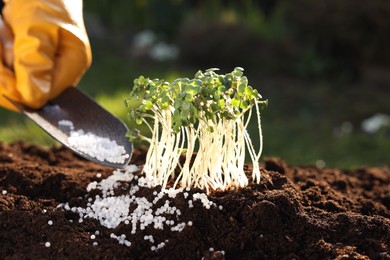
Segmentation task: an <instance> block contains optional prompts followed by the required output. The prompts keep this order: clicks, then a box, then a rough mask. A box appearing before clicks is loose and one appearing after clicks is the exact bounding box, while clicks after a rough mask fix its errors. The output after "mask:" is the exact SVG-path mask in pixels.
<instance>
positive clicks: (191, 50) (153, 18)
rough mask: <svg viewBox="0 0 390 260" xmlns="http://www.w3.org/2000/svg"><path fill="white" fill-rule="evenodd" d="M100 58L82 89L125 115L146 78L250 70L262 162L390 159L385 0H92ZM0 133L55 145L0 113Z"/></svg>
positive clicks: (87, 10) (389, 18)
mask: <svg viewBox="0 0 390 260" xmlns="http://www.w3.org/2000/svg"><path fill="white" fill-rule="evenodd" d="M84 16H85V23H86V26H87V31H88V33H89V36H90V40H91V44H92V48H93V57H94V60H93V65H92V67H91V69H90V70H89V71H88V72H87V73H86V75H85V76H84V78H83V79H82V81H81V82H80V84H79V88H80V89H82V90H83V91H85V92H86V93H88V94H90V95H91V96H93V97H94V98H96V100H97V101H98V102H99V103H100V104H102V105H103V106H104V107H105V108H107V109H108V110H109V111H111V112H112V113H114V114H115V115H116V116H118V117H120V118H122V119H123V120H124V121H125V122H127V123H128V124H129V125H130V127H131V122H130V121H128V120H127V111H126V107H125V105H124V102H123V100H124V99H125V98H126V97H127V94H128V92H129V91H130V89H131V87H132V81H133V79H134V78H136V77H138V76H139V75H144V76H146V77H150V78H164V79H166V80H172V79H174V78H176V77H193V75H194V74H195V72H196V71H197V70H199V69H202V70H205V69H208V68H211V67H216V68H220V69H221V71H220V73H227V72H230V71H232V70H233V68H234V67H236V66H240V67H243V68H244V69H245V74H246V75H247V77H248V78H249V82H250V84H251V85H252V86H253V87H255V88H257V89H258V90H259V92H260V93H261V94H262V95H263V97H264V98H266V99H268V100H269V106H268V108H267V109H266V110H265V111H264V112H263V113H262V125H263V131H264V133H263V135H264V152H263V158H264V157H269V156H277V157H281V158H282V159H284V160H285V161H287V162H288V163H289V164H293V165H317V166H318V167H323V166H326V167H342V168H356V167H360V166H366V165H368V166H384V165H387V166H388V165H389V162H390V138H389V137H390V117H389V115H390V86H389V85H390V48H389V46H390V2H389V1H388V0H361V1H355V0H327V1H319V0H296V1H288V0H275V1H272V0H257V1H255V0H242V1H233V0H231V1H227V0H226V1H222V0H208V1H206V0H203V1H201V0H198V1H184V0H165V1H163V0H134V1H129V0H116V1H109V0H95V1H84ZM0 140H1V141H3V142H14V141H26V142H29V143H36V144H39V145H43V146H50V145H53V144H54V141H53V140H52V139H51V138H50V137H48V136H47V135H46V134H45V133H44V132H43V131H42V130H40V129H39V128H38V127H36V126H35V125H34V124H33V123H31V122H30V121H29V120H27V119H25V118H24V117H23V116H21V115H19V114H16V113H13V112H9V111H6V110H4V109H1V110H0Z"/></svg>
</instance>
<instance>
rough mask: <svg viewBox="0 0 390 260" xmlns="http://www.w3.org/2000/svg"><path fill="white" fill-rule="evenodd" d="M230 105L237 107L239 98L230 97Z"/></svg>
mask: <svg viewBox="0 0 390 260" xmlns="http://www.w3.org/2000/svg"><path fill="white" fill-rule="evenodd" d="M232 106H233V107H239V106H240V100H238V99H236V98H233V99H232Z"/></svg>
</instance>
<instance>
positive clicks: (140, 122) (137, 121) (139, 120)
mask: <svg viewBox="0 0 390 260" xmlns="http://www.w3.org/2000/svg"><path fill="white" fill-rule="evenodd" d="M135 123H136V124H137V125H142V117H141V116H137V117H136V118H135Z"/></svg>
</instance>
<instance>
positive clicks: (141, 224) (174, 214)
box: [59, 165, 223, 251]
mask: <svg viewBox="0 0 390 260" xmlns="http://www.w3.org/2000/svg"><path fill="white" fill-rule="evenodd" d="M135 172H139V169H138V167H137V166H135V165H129V166H127V167H126V168H125V169H124V170H115V171H114V172H113V174H112V175H111V176H109V177H108V178H106V179H104V180H102V181H100V182H96V181H94V182H91V183H90V184H89V185H88V187H87V191H88V192H89V193H90V194H91V193H94V194H96V192H99V194H100V195H95V196H91V197H90V196H88V204H87V206H86V207H72V206H71V205H69V203H64V204H60V205H59V208H63V209H64V210H67V211H72V212H74V213H77V214H78V215H79V219H78V222H79V223H82V222H83V221H84V220H85V219H86V218H92V219H96V220H98V221H99V223H100V224H101V225H102V226H104V227H107V228H110V229H114V228H116V227H118V226H119V225H120V224H125V225H130V226H131V232H130V234H114V233H111V234H110V238H112V239H115V240H118V242H119V244H123V245H125V246H131V245H132V242H131V236H132V235H135V234H136V233H137V232H138V231H141V232H143V231H144V230H146V229H147V228H149V229H156V230H164V229H168V230H170V231H171V232H181V231H182V230H183V229H184V228H185V227H186V226H189V227H190V226H192V224H193V223H192V221H183V220H182V219H181V215H182V212H181V211H180V210H179V209H178V208H177V207H176V206H175V205H174V204H173V201H174V199H175V197H176V196H177V195H178V194H179V193H180V194H181V195H182V196H183V197H184V199H185V200H186V203H187V206H188V208H193V207H194V205H193V203H194V201H199V202H200V204H201V205H202V206H203V207H204V208H206V209H210V208H211V207H214V208H217V209H219V210H222V209H223V207H222V206H219V207H218V206H217V205H216V204H215V203H214V202H212V201H210V200H209V199H208V196H207V195H206V194H205V193H200V192H196V193H189V191H190V189H189V188H186V189H182V188H181V189H167V190H160V191H154V192H153V199H150V198H149V200H148V199H147V198H145V197H143V196H140V195H139V191H140V189H141V188H152V187H151V186H150V183H153V182H152V181H151V180H149V179H147V178H146V177H144V176H141V177H139V176H137V175H133V173H135ZM132 181H136V183H137V184H136V185H132V186H130V188H129V191H128V192H125V194H121V195H117V194H115V190H116V189H117V188H118V187H120V186H121V185H122V184H123V183H131V182H132ZM144 239H145V240H147V241H149V242H150V243H151V244H152V246H151V250H152V251H155V250H158V249H160V248H162V247H164V245H165V244H166V243H167V242H168V241H167V240H164V241H155V239H154V237H153V236H151V235H149V236H145V237H144ZM96 245H97V244H96Z"/></svg>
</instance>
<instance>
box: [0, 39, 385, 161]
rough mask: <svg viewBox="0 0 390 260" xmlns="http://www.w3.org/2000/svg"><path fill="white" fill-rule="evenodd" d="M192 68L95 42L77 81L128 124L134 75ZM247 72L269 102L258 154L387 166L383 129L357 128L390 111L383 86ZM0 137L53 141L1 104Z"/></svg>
mask: <svg viewBox="0 0 390 260" xmlns="http://www.w3.org/2000/svg"><path fill="white" fill-rule="evenodd" d="M237 65H238V66H239V65H240V64H237ZM198 69H204V68H189V67H181V66H177V65H175V64H170V63H158V64H156V63H148V64H139V63H138V62H137V61H135V60H132V59H129V58H127V57H126V55H121V54H120V53H117V52H114V51H110V50H109V48H108V47H107V46H102V45H100V44H99V43H97V44H96V45H95V46H94V61H93V65H92V68H91V69H90V70H89V71H88V72H87V74H86V75H85V77H84V78H83V80H82V81H81V82H80V84H79V88H80V89H81V90H83V91H85V92H86V93H87V94H89V95H91V96H92V97H94V98H95V99H96V100H97V102H98V103H100V104H101V105H102V106H103V107H105V108H106V109H107V110H109V111H110V112H112V113H113V114H114V115H116V116H117V117H119V118H121V119H122V120H123V121H124V122H126V123H127V124H128V125H129V126H130V127H132V123H131V122H130V121H128V119H127V108H126V107H125V105H124V99H125V98H126V97H127V93H128V92H129V91H130V87H131V86H132V81H133V80H134V78H136V77H138V76H140V75H144V76H146V77H150V78H164V79H166V80H172V79H174V78H177V77H192V76H193V75H194V73H195V72H196V71H197V70H198ZM223 72H225V71H223ZM226 72H227V71H226ZM247 76H248V78H249V81H250V82H251V85H252V86H254V87H256V88H258V89H259V92H260V93H261V94H262V95H263V97H264V98H267V99H269V106H268V108H266V110H265V111H264V112H263V113H262V126H263V136H264V152H263V156H262V157H263V158H264V157H268V156H278V157H281V158H282V159H284V160H285V161H287V162H288V163H290V164H293V165H313V164H316V162H318V161H319V160H321V161H323V162H325V164H326V166H329V167H342V168H356V167H360V166H365V165H367V166H384V165H387V166H388V165H389V162H390V153H389V151H390V138H389V133H388V132H386V131H381V132H379V133H378V134H376V135H368V134H365V133H363V132H362V131H361V130H360V122H361V120H362V119H364V118H365V117H368V116H371V115H372V114H374V113H376V112H386V111H389V104H388V102H386V100H388V99H387V98H386V95H385V94H386V93H387V92H386V91H385V92H383V90H380V89H372V88H370V87H368V88H367V87H361V88H358V87H356V86H350V87H348V86H347V87H346V86H343V88H341V86H342V84H343V83H339V82H338V81H337V80H333V81H330V80H329V81H324V80H322V81H315V80H312V79H297V78H284V79H281V78H280V77H273V78H267V77H263V76H261V75H259V74H258V73H257V74H256V73H252V74H249V75H247ZM367 84H369V83H367ZM348 97H350V98H348ZM344 121H348V122H349V121H350V123H351V124H352V125H353V126H354V128H353V131H352V132H351V133H345V134H342V135H339V134H335V131H336V130H337V128H338V127H339V125H340V124H342V123H343V122H344ZM0 140H1V141H3V142H14V141H25V142H29V143H34V144H39V145H45V146H50V145H53V144H55V143H56V142H55V141H54V140H52V139H51V138H50V137H49V136H48V135H47V134H45V133H44V132H43V131H42V130H41V129H40V128H39V127H37V126H36V125H34V124H33V123H32V122H31V121H29V120H27V119H25V118H24V117H23V116H22V115H20V114H16V113H13V112H9V111H6V110H4V109H2V110H0ZM254 141H255V142H256V140H254Z"/></svg>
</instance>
